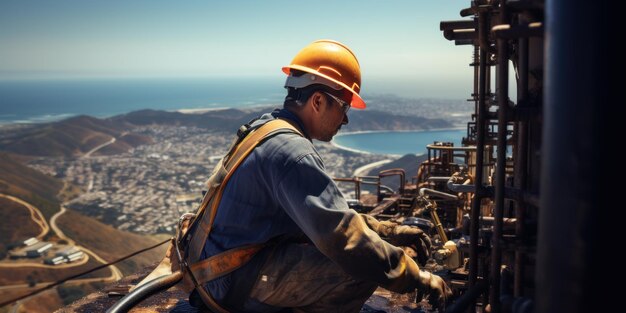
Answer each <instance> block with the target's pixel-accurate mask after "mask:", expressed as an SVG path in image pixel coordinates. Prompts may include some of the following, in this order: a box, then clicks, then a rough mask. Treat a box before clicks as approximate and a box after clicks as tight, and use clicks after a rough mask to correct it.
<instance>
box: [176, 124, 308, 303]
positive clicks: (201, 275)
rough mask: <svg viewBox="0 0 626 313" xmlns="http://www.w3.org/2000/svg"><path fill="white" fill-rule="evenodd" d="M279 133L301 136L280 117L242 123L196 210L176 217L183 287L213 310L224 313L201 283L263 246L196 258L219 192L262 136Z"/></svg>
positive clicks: (234, 266)
mask: <svg viewBox="0 0 626 313" xmlns="http://www.w3.org/2000/svg"><path fill="white" fill-rule="evenodd" d="M281 133H295V134H298V135H300V136H302V132H301V131H300V130H299V129H298V127H296V126H295V125H293V124H292V123H291V122H289V121H287V120H283V119H274V120H271V121H269V122H267V123H265V124H263V125H261V126H259V127H258V128H254V129H251V128H250V126H249V125H244V126H242V128H240V129H239V132H238V134H237V135H238V138H237V139H236V140H235V142H234V143H233V144H232V146H231V148H230V150H229V152H228V153H227V154H226V156H224V157H223V158H222V160H220V162H219V163H218V164H217V165H216V167H215V169H214V170H213V174H212V175H211V177H210V178H209V180H208V181H207V185H208V187H209V190H208V191H207V192H206V194H205V195H204V198H203V200H202V204H201V205H200V207H199V208H198V210H197V212H196V214H195V215H194V214H185V215H183V216H182V217H181V220H180V221H179V227H178V232H177V236H176V240H174V248H175V252H176V257H177V259H178V260H176V261H178V262H179V265H180V269H181V270H182V271H183V281H184V286H187V287H188V288H187V289H194V288H195V290H196V292H197V293H198V294H199V295H200V298H201V299H202V302H204V304H205V305H206V306H207V307H208V308H209V309H211V310H212V311H213V312H219V313H228V311H227V310H226V309H224V308H222V307H221V306H220V305H219V304H217V303H216V302H215V300H214V299H213V297H212V296H211V295H210V294H209V293H208V292H207V291H206V290H205V289H204V288H203V287H202V286H203V284H204V283H206V282H208V281H211V280H213V279H216V278H218V277H221V276H223V275H226V274H228V273H230V272H232V271H234V270H236V269H238V268H240V267H241V266H243V265H244V264H246V263H247V262H248V261H250V259H252V257H253V256H254V255H255V254H256V253H257V252H259V251H260V250H261V249H262V248H263V247H264V246H265V243H261V244H254V245H248V246H242V247H238V248H234V249H231V250H227V251H224V252H222V253H220V254H217V255H214V256H211V257H209V258H207V259H205V260H200V256H201V253H202V250H203V248H204V244H205V241H206V240H207V238H208V237H209V233H210V232H211V227H212V226H213V222H214V220H215V216H216V215H217V208H218V206H219V204H220V200H221V198H222V193H223V192H224V189H225V187H226V184H227V182H228V180H229V179H230V177H231V176H232V174H233V173H234V172H235V170H236V169H237V167H238V166H239V165H240V164H241V163H243V161H244V160H245V159H246V157H247V156H248V155H249V154H250V153H251V152H252V151H253V150H254V149H255V148H256V147H257V146H258V145H259V144H260V143H262V142H263V141H264V140H266V139H268V138H270V137H272V136H275V135H277V134H281ZM187 230H189V231H187ZM189 287H191V288H189ZM188 291H189V290H188Z"/></svg>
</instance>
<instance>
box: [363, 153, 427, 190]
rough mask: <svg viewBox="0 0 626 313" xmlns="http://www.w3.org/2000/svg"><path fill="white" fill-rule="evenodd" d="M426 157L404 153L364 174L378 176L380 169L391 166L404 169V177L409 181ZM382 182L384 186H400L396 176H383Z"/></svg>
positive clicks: (395, 187)
mask: <svg viewBox="0 0 626 313" xmlns="http://www.w3.org/2000/svg"><path fill="white" fill-rule="evenodd" d="M427 158H428V157H427V156H426V155H419V156H418V155H415V154H406V155H404V156H403V157H401V158H399V159H397V160H395V161H392V162H389V163H387V164H384V165H382V166H380V167H377V168H374V169H372V170H370V171H369V172H368V173H367V174H366V175H369V176H378V173H379V172H380V171H382V170H387V169H392V168H401V169H403V170H404V173H405V175H406V176H405V179H406V180H407V181H409V182H411V180H412V178H413V177H414V176H415V175H417V169H418V168H419V165H420V164H421V163H422V162H424V161H426V159H427ZM382 182H383V184H384V185H386V186H389V187H391V188H392V189H397V188H399V187H400V185H399V183H398V179H397V176H396V177H393V176H392V177H388V178H383V180H382Z"/></svg>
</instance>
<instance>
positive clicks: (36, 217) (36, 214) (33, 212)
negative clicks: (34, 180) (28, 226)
mask: <svg viewBox="0 0 626 313" xmlns="http://www.w3.org/2000/svg"><path fill="white" fill-rule="evenodd" d="M0 197H2V198H5V199H9V200H11V201H13V202H17V203H19V204H21V205H23V206H25V207H26V208H27V209H28V210H29V211H30V216H31V218H32V220H33V221H34V222H35V223H37V225H39V227H41V233H39V235H37V238H38V239H42V238H43V237H44V236H45V235H46V234H47V233H48V232H49V231H50V227H49V226H48V223H47V222H46V219H45V218H44V217H43V214H41V211H39V209H37V208H36V207H34V206H33V205H31V204H30V203H28V202H26V201H24V200H22V199H20V198H16V197H13V196H9V195H5V194H1V193H0Z"/></svg>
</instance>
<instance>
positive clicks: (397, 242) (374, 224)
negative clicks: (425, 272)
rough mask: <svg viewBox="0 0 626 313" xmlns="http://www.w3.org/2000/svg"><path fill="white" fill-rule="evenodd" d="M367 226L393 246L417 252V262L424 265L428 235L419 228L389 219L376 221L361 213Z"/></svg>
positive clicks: (428, 254) (428, 245)
mask: <svg viewBox="0 0 626 313" xmlns="http://www.w3.org/2000/svg"><path fill="white" fill-rule="evenodd" d="M361 217H362V218H363V219H364V220H365V223H366V224H367V226H368V227H369V228H370V229H372V230H373V231H375V232H376V233H377V234H378V235H379V236H380V237H382V238H383V239H385V240H386V241H387V242H389V243H390V244H392V245H394V246H402V247H410V248H412V249H413V250H415V252H416V254H417V261H418V264H420V265H424V264H426V261H428V258H429V257H430V247H431V245H432V243H431V241H430V237H428V235H426V234H425V233H424V232H423V231H422V230H421V229H419V228H417V227H412V226H408V225H398V224H396V223H393V222H389V221H378V220H377V219H375V218H374V217H372V216H369V215H366V214H361Z"/></svg>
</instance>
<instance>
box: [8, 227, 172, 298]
mask: <svg viewBox="0 0 626 313" xmlns="http://www.w3.org/2000/svg"><path fill="white" fill-rule="evenodd" d="M173 239H174V238H170V239H167V240H165V241H163V242H160V243H157V244H155V245H153V246H150V247H147V248H144V249H141V250H138V251H135V252H133V253H131V254H129V255H126V256H123V257H121V258H119V259H117V260H115V261H113V262H109V263H106V264H102V265H98V266H96V267H94V268H92V269H90V270H87V271H85V272H82V273H78V274H75V275H72V276H69V277H66V278H63V279H61V280H57V281H56V282H54V283H52V284H50V285H47V286H45V287H42V288H39V289H37V290H34V291H32V292H30V293H27V294H25V295H21V296H19V297H17V298H13V299H11V300H7V301H4V302H1V303H0V307H3V306H5V305H7V304H11V303H13V302H15V301H19V300H22V299H25V298H28V297H30V296H34V295H36V294H38V293H40V292H42V291H45V290H48V289H50V288H52V287H56V286H58V285H60V284H62V283H64V282H66V281H68V280H71V279H74V278H77V277H80V276H83V275H85V274H89V273H91V272H95V271H97V270H100V269H103V268H105V267H108V266H111V265H113V264H116V263H119V262H121V261H124V260H126V259H128V258H131V257H134V256H135V255H137V254H140V253H144V252H146V251H148V250H152V249H154V248H156V247H158V246H161V245H163V244H165V243H167V242H170V241H172V240H173Z"/></svg>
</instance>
